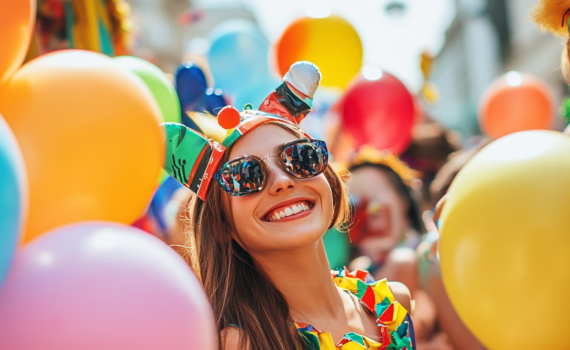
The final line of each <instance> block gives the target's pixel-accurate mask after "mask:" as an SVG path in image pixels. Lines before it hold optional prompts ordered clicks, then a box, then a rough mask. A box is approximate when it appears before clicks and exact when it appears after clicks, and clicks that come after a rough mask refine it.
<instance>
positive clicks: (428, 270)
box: [414, 140, 488, 350]
mask: <svg viewBox="0 0 570 350" xmlns="http://www.w3.org/2000/svg"><path fill="white" fill-rule="evenodd" d="M487 143H488V140H483V141H482V142H481V143H480V144H479V145H478V146H476V147H474V148H469V149H465V150H461V151H457V152H455V153H453V154H451V155H450V157H449V160H448V161H447V162H446V163H445V165H444V166H443V167H441V169H440V170H439V171H438V172H437V174H436V176H435V178H434V180H433V182H432V183H431V185H430V187H429V192H430V199H431V201H432V203H433V205H434V206H435V209H434V210H433V211H431V210H430V211H425V212H424V213H423V215H422V217H423V222H424V225H425V228H426V230H427V233H426V235H425V236H424V238H423V240H422V242H421V243H420V245H419V246H418V248H417V268H418V270H417V276H418V284H417V288H418V290H419V291H420V293H419V294H420V295H421V296H422V298H424V299H426V300H428V301H429V303H430V307H431V311H432V312H433V315H432V317H433V318H434V320H435V321H436V322H435V323H434V324H433V328H432V334H433V337H432V340H431V342H430V344H429V346H427V347H425V348H423V350H426V349H429V350H431V349H434V350H435V349H443V347H442V348H439V347H437V346H435V347H434V345H436V344H437V343H438V342H440V341H442V340H445V342H446V346H447V347H445V349H455V350H481V349H485V347H484V346H483V345H482V344H481V343H480V342H479V341H478V340H477V338H475V336H474V335H473V334H472V333H471V332H470V331H469V329H467V327H466V326H465V324H464V323H463V322H462V321H461V319H460V318H459V315H458V314H457V312H456V311H455V309H454V307H453V305H452V304H451V301H450V300H449V297H448V295H447V292H446V291H445V288H444V286H443V281H442V279H441V273H440V269H439V256H438V253H437V244H438V240H439V234H438V230H437V221H438V220H439V215H440V213H441V209H442V207H443V203H444V202H445V194H446V193H447V190H448V189H449V187H450V186H451V183H452V182H453V179H455V177H456V176H457V174H458V173H459V171H460V170H461V169H462V168H463V166H464V165H465V164H467V162H468V161H469V160H470V159H471V158H472V157H473V156H474V155H475V154H476V153H477V152H478V151H479V150H480V149H481V148H483V147H484V146H485V145H486V144H487ZM436 203H437V204H436ZM416 294H418V293H417V292H416ZM416 305H418V306H420V307H421V304H419V303H416ZM414 318H415V319H417V320H418V321H416V323H418V324H425V322H424V323H423V322H422V321H424V320H425V319H426V318H424V319H421V318H422V315H415V314H414ZM420 319H421V320H420ZM419 349H420V350H422V348H419Z"/></svg>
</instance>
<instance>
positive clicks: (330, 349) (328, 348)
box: [319, 332, 336, 350]
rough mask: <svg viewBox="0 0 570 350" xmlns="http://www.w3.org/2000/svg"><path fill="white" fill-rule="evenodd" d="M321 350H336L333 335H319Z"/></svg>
mask: <svg viewBox="0 0 570 350" xmlns="http://www.w3.org/2000/svg"><path fill="white" fill-rule="evenodd" d="M319 346H320V347H321V349H320V350H336V346H335V344H334V341H333V338H332V335H331V334H330V333H329V332H322V333H321V334H319Z"/></svg>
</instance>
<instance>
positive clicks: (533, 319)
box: [439, 131, 570, 350]
mask: <svg viewBox="0 0 570 350" xmlns="http://www.w3.org/2000/svg"><path fill="white" fill-rule="evenodd" d="M568 154H570V138H568V137H567V136H565V135H563V134H562V133H559V132H554V131H525V132H519V133H515V134H512V135H509V136H505V137H503V138H501V139H499V140H497V141H494V142H493V143H491V144H489V145H488V146H486V147H485V148H483V149H482V150H481V151H480V152H479V153H478V154H477V155H475V156H474V157H473V158H472V159H471V160H470V161H469V163H467V165H466V166H465V167H464V168H463V169H462V170H461V171H460V172H459V175H458V176H457V178H456V179H455V181H454V182H453V183H452V185H451V187H450V189H449V192H448V199H447V201H446V203H445V205H444V207H443V211H442V215H441V217H440V229H441V231H440V233H441V235H440V245H439V253H440V262H441V270H442V276H443V282H444V285H445V288H446V290H447V292H448V294H449V297H450V300H451V302H452V304H453V306H454V307H455V309H456V310H457V312H458V314H459V316H460V317H461V319H462V320H463V321H464V322H465V324H466V325H467V327H468V328H469V329H470V330H471V331H472V332H473V334H474V335H475V336H476V337H477V338H478V339H479V340H481V341H482V342H483V343H484V345H485V346H486V347H488V348H489V349H492V350H495V349H497V350H498V349H502V350H511V349H513V350H514V349H517V350H525V349H570V339H569V338H568V336H567V335H566V331H567V330H568V329H570V318H569V317H568V315H569V314H570V303H568V302H567V301H566V300H567V298H568V290H570V269H569V266H570V254H568V252H569V251H570V235H569V234H568V233H569V227H568V213H569V212H570V182H569V181H568V179H569V178H570V158H569V157H568Z"/></svg>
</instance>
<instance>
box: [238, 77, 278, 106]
mask: <svg viewBox="0 0 570 350" xmlns="http://www.w3.org/2000/svg"><path fill="white" fill-rule="evenodd" d="M279 85H281V83H280V82H279V81H278V80H277V79H275V78H272V77H267V78H266V79H265V80H264V81H260V82H259V83H258V84H256V85H254V86H244V87H243V89H242V91H240V92H239V93H237V94H235V95H234V101H233V105H234V107H236V108H237V109H238V110H241V109H242V108H243V107H244V106H245V105H246V104H247V103H251V105H252V106H253V108H255V109H258V108H259V106H260V105H261V103H262V102H263V100H265V98H266V97H267V96H269V94H270V93H271V92H273V90H275V88H277V87H278V86H279Z"/></svg>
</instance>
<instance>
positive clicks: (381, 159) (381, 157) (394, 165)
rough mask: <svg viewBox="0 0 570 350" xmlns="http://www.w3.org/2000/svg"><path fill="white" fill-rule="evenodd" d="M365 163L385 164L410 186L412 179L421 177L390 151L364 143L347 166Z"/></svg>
mask: <svg viewBox="0 0 570 350" xmlns="http://www.w3.org/2000/svg"><path fill="white" fill-rule="evenodd" d="M363 164H371V165H383V166H385V167H388V168H390V169H392V170H393V171H394V172H395V173H396V174H398V176H399V177H400V178H401V179H402V181H403V182H404V183H405V184H406V185H407V186H410V185H411V184H412V181H414V180H415V179H417V178H419V177H420V173H419V172H417V171H415V170H413V169H411V168H410V167H408V166H407V165H406V164H405V163H404V162H402V161H401V160H400V159H399V158H398V157H396V156H395V155H393V154H392V153H391V152H390V151H388V150H384V151H379V150H377V149H376V148H374V147H372V146H369V145H364V146H362V147H361V148H360V150H359V151H358V153H357V154H356V155H354V157H353V159H352V161H351V162H350V163H349V164H348V166H347V168H349V169H350V168H352V167H355V166H359V165H363Z"/></svg>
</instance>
